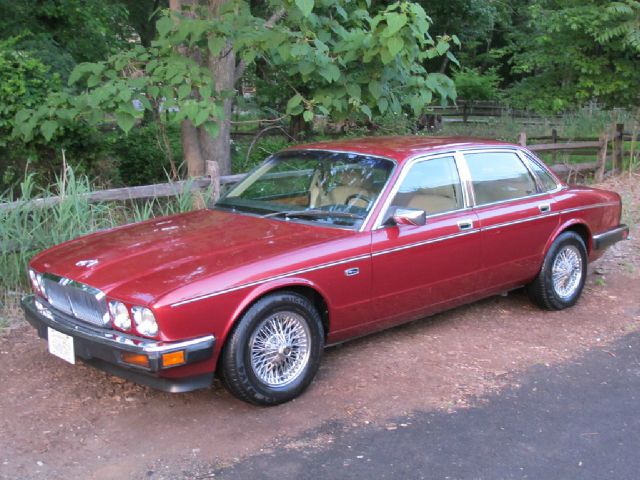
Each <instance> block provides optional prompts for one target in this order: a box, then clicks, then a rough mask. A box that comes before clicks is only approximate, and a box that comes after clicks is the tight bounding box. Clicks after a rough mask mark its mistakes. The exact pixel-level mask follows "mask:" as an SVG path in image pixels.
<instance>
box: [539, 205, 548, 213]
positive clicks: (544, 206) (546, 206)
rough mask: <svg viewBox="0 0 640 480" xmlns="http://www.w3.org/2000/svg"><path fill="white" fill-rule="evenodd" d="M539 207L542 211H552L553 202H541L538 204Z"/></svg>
mask: <svg viewBox="0 0 640 480" xmlns="http://www.w3.org/2000/svg"><path fill="white" fill-rule="evenodd" d="M538 209H539V210H540V211H541V212H542V213H546V212H550V211H551V204H549V203H541V204H540V205H538Z"/></svg>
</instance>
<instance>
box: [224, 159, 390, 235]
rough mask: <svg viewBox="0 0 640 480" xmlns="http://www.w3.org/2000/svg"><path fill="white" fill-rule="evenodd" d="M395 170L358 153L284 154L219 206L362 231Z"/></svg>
mask: <svg viewBox="0 0 640 480" xmlns="http://www.w3.org/2000/svg"><path fill="white" fill-rule="evenodd" d="M392 169H393V162H391V161H390V160H385V159H382V158H377V157H370V156H367V155H361V154H355V153H338V152H325V151H316V150H305V151H287V152H282V153H279V154H277V155H274V156H273V157H271V158H269V159H267V160H266V161H265V162H264V163H263V164H262V165H260V166H259V167H258V168H256V169H255V170H254V171H253V172H252V173H250V174H249V175H248V176H247V177H246V178H245V179H244V180H242V181H241V182H240V183H238V184H237V185H236V186H235V187H233V188H232V189H231V190H230V191H229V192H228V193H227V194H226V195H225V196H224V197H222V198H221V199H220V200H219V201H218V202H217V203H216V207H221V208H230V209H233V210H234V211H241V212H247V213H254V214H257V215H263V216H268V217H282V218H286V219H290V220H297V221H305V222H316V223H319V224H323V225H335V226H340V227H350V228H359V227H360V226H361V225H362V223H363V222H364V220H365V218H366V217H367V214H368V213H369V212H370V211H371V209H372V208H373V205H374V204H375V202H376V199H377V198H378V196H379V195H380V192H381V191H382V188H383V187H384V185H385V184H386V183H387V179H388V178H389V175H390V174H391V170H392Z"/></svg>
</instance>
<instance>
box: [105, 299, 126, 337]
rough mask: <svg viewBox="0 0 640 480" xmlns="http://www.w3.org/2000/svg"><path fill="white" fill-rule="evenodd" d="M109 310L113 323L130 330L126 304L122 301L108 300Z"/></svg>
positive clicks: (122, 328)
mask: <svg viewBox="0 0 640 480" xmlns="http://www.w3.org/2000/svg"><path fill="white" fill-rule="evenodd" d="M109 312H110V313H111V318H112V319H113V324H114V325H115V326H116V327H118V328H119V329H121V330H127V331H129V330H131V317H130V316H129V310H128V309H127V306H126V305H125V304H124V303H122V302H116V301H115V300H112V301H110V302H109Z"/></svg>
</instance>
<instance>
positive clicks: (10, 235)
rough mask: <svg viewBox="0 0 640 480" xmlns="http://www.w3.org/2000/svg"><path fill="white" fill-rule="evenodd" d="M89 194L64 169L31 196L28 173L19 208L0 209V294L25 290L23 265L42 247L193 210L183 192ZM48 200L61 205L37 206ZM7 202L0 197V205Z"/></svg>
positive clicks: (82, 178)
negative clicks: (109, 199)
mask: <svg viewBox="0 0 640 480" xmlns="http://www.w3.org/2000/svg"><path fill="white" fill-rule="evenodd" d="M93 189H94V187H93V186H92V185H91V183H90V182H89V180H88V179H87V177H85V176H77V175H76V174H75V173H74V171H73V169H72V168H67V170H66V172H65V173H64V175H62V176H61V177H58V178H57V181H56V183H55V184H54V185H53V186H51V187H50V188H47V189H45V190H43V191H42V192H38V191H37V187H36V184H35V178H34V176H33V174H30V175H27V176H26V178H25V179H24V181H23V182H22V183H21V185H20V195H19V196H20V199H21V202H22V203H21V204H19V205H18V206H17V207H15V208H11V209H0V277H2V287H3V289H8V290H18V289H20V288H21V287H25V286H26V283H27V277H26V275H25V272H26V266H27V262H28V261H29V259H30V258H31V257H32V256H33V255H34V254H35V253H36V252H38V251H41V250H43V249H45V248H48V247H50V246H53V245H56V244H58V243H61V242H64V241H66V240H70V239H72V238H76V237H78V236H80V235H85V234H88V233H91V232H94V231H96V230H100V229H104V228H111V227H114V226H117V225H122V224H126V223H131V222H133V221H140V220H146V219H149V218H151V217H154V216H161V215H170V214H173V213H180V212H185V211H189V210H192V209H193V196H192V195H191V194H190V193H189V191H188V190H187V189H185V190H186V191H185V193H183V194H181V195H178V196H176V197H170V198H167V199H157V198H152V199H149V200H143V201H138V202H130V203H124V202H118V203H115V202H113V203H104V202H103V203H89V202H88V200H87V197H86V194H87V193H89V192H90V191H92V190H93ZM52 195H59V196H60V197H61V201H59V202H58V203H55V204H53V205H51V206H39V205H37V200H38V199H42V198H47V197H50V196H52ZM207 195H208V194H206V195H205V200H206V198H207ZM12 197H13V195H7V196H5V195H0V203H4V202H7V201H9V200H11V198H12ZM1 293H2V289H0V294H1Z"/></svg>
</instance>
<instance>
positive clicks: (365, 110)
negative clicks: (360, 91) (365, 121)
mask: <svg viewBox="0 0 640 480" xmlns="http://www.w3.org/2000/svg"><path fill="white" fill-rule="evenodd" d="M360 111H361V112H362V113H364V114H365V115H366V116H367V117H369V120H371V115H372V114H371V109H370V108H369V107H368V106H367V105H360Z"/></svg>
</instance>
